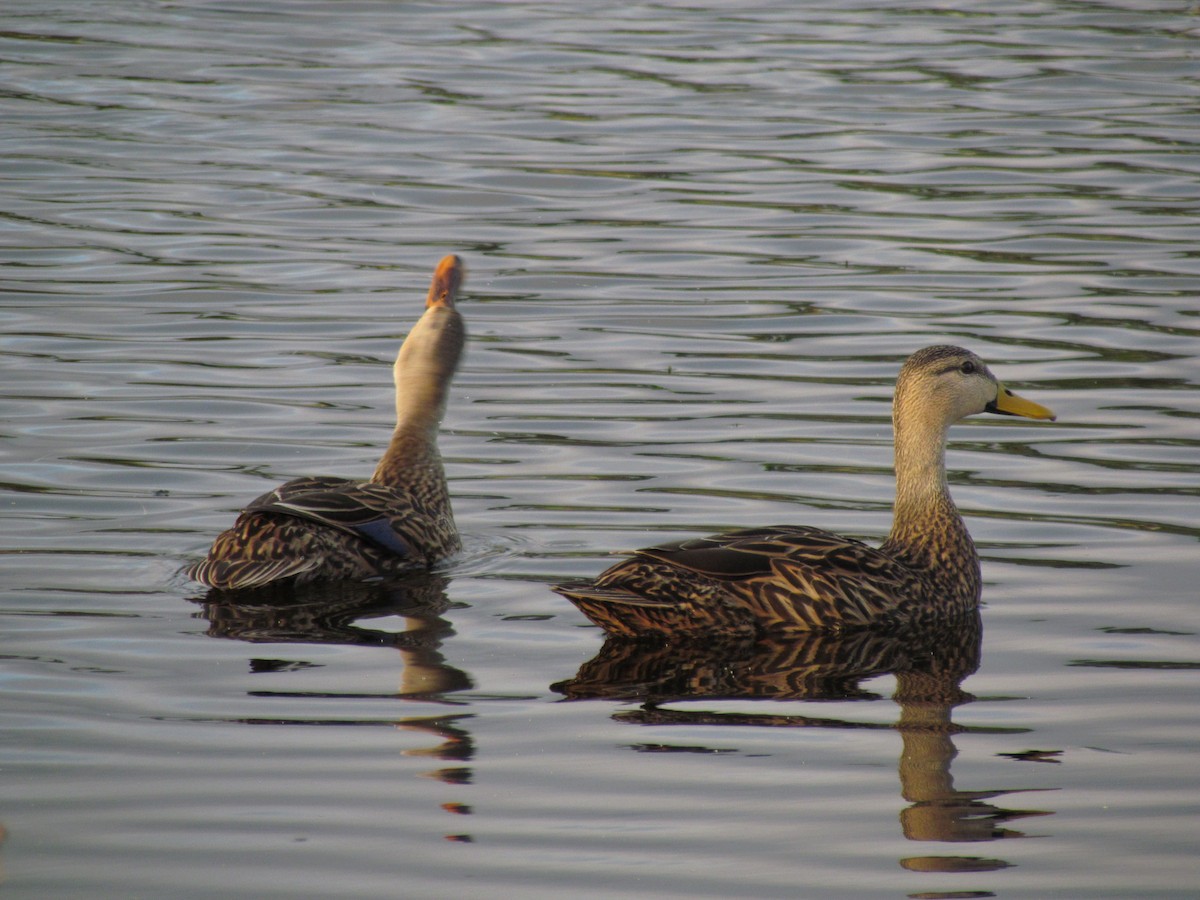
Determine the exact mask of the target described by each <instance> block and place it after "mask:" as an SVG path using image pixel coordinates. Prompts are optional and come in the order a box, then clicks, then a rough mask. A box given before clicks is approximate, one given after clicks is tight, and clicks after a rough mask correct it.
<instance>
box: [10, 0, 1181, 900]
mask: <svg viewBox="0 0 1200 900" xmlns="http://www.w3.org/2000/svg"><path fill="white" fill-rule="evenodd" d="M0 62H2V64H3V68H2V71H3V76H2V84H3V95H2V96H0V116H2V118H0V138H2V140H3V161H2V171H3V182H2V183H0V192H2V196H3V200H2V205H0V209H3V213H4V215H3V219H2V220H0V222H2V224H0V259H2V260H3V263H4V268H3V271H0V278H2V280H3V283H2V285H0V287H2V289H3V293H2V294H0V317H2V318H0V321H2V329H0V332H2V337H0V366H2V369H3V371H2V376H0V377H2V379H3V381H2V385H3V388H2V394H0V410H2V415H3V418H2V420H0V421H2V429H3V430H2V436H3V439H2V442H0V453H2V456H0V461H2V462H0V465H2V470H0V471H2V473H3V476H2V482H3V494H2V496H0V515H2V516H3V535H4V536H3V539H2V544H0V546H2V549H3V553H2V555H0V567H2V569H0V578H2V591H3V592H2V595H0V622H2V628H0V656H2V658H3V664H2V666H0V672H2V674H3V682H2V687H3V695H2V696H3V699H2V706H0V710H2V712H3V720H2V721H3V728H2V730H0V771H2V773H3V786H4V789H3V792H2V794H0V798H2V799H0V825H2V826H3V828H4V831H5V840H4V843H3V845H2V846H0V864H2V868H3V877H4V894H5V896H6V897H17V898H32V897H38V898H41V897H55V898H84V897H86V898H95V897H121V898H126V897H147V898H149V897H163V896H170V897H181V898H205V897H217V896H223V897H225V896H247V897H249V896H253V897H300V896H305V897H308V896H311V897H328V896H338V897H422V898H423V897H447V898H462V897H496V896H513V897H531V898H551V897H563V896H573V897H644V896H651V895H653V896H662V897H700V896H704V897H735V896H736V897H754V898H762V897H770V898H774V897H847V898H875V897H879V898H884V897H922V898H925V897H945V898H948V897H1003V898H1043V897H1047V896H1050V895H1053V896H1055V897H1080V898H1096V897H1106V898H1107V897H1111V898H1118V897H1121V898H1124V897H1133V896H1137V897H1194V896H1196V892H1197V884H1198V883H1200V838H1198V837H1197V822H1198V821H1200V754H1197V752H1196V747H1197V744H1198V743H1200V703H1198V702H1197V700H1198V699H1200V642H1198V640H1197V634H1198V633H1200V599H1198V597H1197V588H1196V585H1197V576H1198V575H1200V552H1198V547H1197V540H1198V538H1200V501H1198V498H1197V495H1198V493H1200V432H1198V430H1197V426H1198V425H1200V421H1198V420H1200V341H1198V338H1200V319H1198V310H1200V304H1198V303H1197V299H1196V294H1197V287H1198V285H1200V280H1198V278H1200V254H1198V253H1197V247H1198V246H1200V227H1198V221H1197V214H1198V212H1200V155H1198V150H1200V120H1198V119H1197V115H1196V113H1197V107H1198V105H1200V15H1198V14H1197V9H1196V6H1195V5H1194V4H1192V3H1188V2H1164V0H1126V2H1068V0H1025V2H1013V3H1004V4H999V5H998V6H997V5H995V4H992V5H989V6H986V7H985V6H982V5H978V4H965V3H964V4H955V3H943V2H932V3H927V4H924V5H915V6H902V5H897V4H875V3H864V2H847V3H842V4H824V5H819V4H786V3H759V4H755V3H745V4H725V3H718V2H696V3H687V4H684V3H675V2H660V3H635V4H628V5H623V6H618V7H600V6H599V5H596V4H587V3H577V2H564V3H556V4H537V3H527V2H507V3H495V2H477V3H460V4H441V3H425V4H417V3H387V2H340V3H318V2H296V0H281V2H274V0H272V2H238V3H228V4H219V3H207V2H197V0H183V2H178V3H163V2H155V0H135V2H132V3H131V2H115V0H96V2H89V3H69V2H50V3H47V2H32V0H10V2H8V3H6V4H5V6H4V10H3V12H0ZM451 252H454V253H459V254H461V255H462V256H463V258H464V259H465V260H466V263H467V266H468V279H467V285H466V288H465V291H464V298H463V300H462V302H461V305H460V308H461V309H462V311H463V314H464V316H465V317H466V319H467V323H468V327H469V330H470V334H471V339H470V344H469V346H468V352H467V357H466V361H465V363H464V366H463V368H462V370H461V371H460V373H459V376H458V378H457V380H456V382H455V386H454V389H453V394H452V398H451V404H450V409H449V412H448V415H447V419H446V423H445V430H444V433H443V436H442V443H441V445H442V449H443V453H444V455H445V457H446V460H447V470H448V475H449V478H450V481H451V489H452V492H453V495H454V503H455V510H456V514H457V518H458V521H459V524H460V526H461V528H462V530H463V531H464V538H465V543H466V549H465V551H464V553H463V555H462V557H461V558H460V559H458V560H456V561H455V562H454V564H452V565H450V566H448V567H446V568H445V570H444V571H441V572H439V573H437V574H436V575H434V576H430V577H427V578H418V579H412V580H410V581H407V582H400V583H397V584H392V585H386V586H378V587H374V588H359V589H346V590H341V591H332V590H330V591H324V592H317V593H316V594H315V595H311V596H308V597H303V598H296V600H295V602H293V603H291V604H289V605H286V606H284V607H275V608H272V607H269V606H254V605H243V606H231V605H228V604H224V605H222V604H208V605H206V604H204V603H203V602H200V601H202V600H203V599H204V598H203V594H202V593H200V592H198V591H197V590H196V588H195V586H194V585H190V584H189V583H188V582H187V581H186V580H185V579H184V578H182V577H181V575H180V574H179V572H180V569H181V567H182V566H183V565H185V564H186V563H187V562H188V561H190V560H192V559H195V558H196V557H197V556H198V555H199V554H201V553H202V552H203V551H204V549H205V548H206V546H207V545H208V543H209V542H210V541H211V539H212V537H213V536H214V535H215V534H216V533H217V532H218V531H219V530H221V529H222V528H223V527H225V525H227V524H228V523H229V522H230V521H231V519H232V516H233V515H234V513H235V512H236V510H237V509H238V508H239V506H240V505H242V504H243V503H244V502H246V501H247V500H249V499H250V498H251V497H253V496H255V495H256V494H258V493H260V492H262V491H263V490H265V489H266V488H268V487H270V486H272V485H274V484H276V483H278V482H281V481H283V480H286V479H288V478H291V477H294V476H298V475H302V474H335V475H347V476H349V475H356V474H361V475H363V476H365V475H367V474H368V473H369V472H370V471H371V469H372V467H373V466H374V463H375V461H376V460H377V458H378V456H379V454H380V452H381V451H382V448H383V446H384V444H385V442H386V439H387V436H388V434H389V429H390V427H391V422H390V421H389V417H390V415H391V409H392V397H391V388H390V370H389V367H390V365H391V360H392V358H393V356H394V354H395V351H396V348H397V346H398V344H399V342H400V340H401V339H402V337H403V335H404V334H405V332H406V330H407V328H408V327H409V326H410V325H411V323H412V322H413V321H415V318H416V316H417V315H418V313H419V310H420V307H421V303H422V302H423V298H424V293H425V290H426V288H427V286H428V279H429V275H430V272H431V271H432V267H433V265H434V264H435V263H436V262H437V260H438V259H439V258H440V257H441V256H442V255H443V254H446V253H451ZM939 342H954V343H960V344H964V345H967V346H969V347H971V348H972V349H974V350H976V351H977V352H979V353H980V354H981V355H982V356H984V357H985V358H986V359H987V360H988V361H989V362H990V363H991V364H992V367H993V369H994V370H995V371H996V372H997V374H998V375H999V376H1000V377H1001V378H1004V379H1005V380H1006V381H1008V382H1009V383H1011V384H1012V385H1013V386H1014V387H1015V388H1017V389H1018V390H1019V391H1020V392H1022V393H1023V394H1025V395H1026V396H1029V397H1030V398H1032V399H1035V400H1037V401H1039V402H1042V403H1044V404H1046V405H1048V406H1050V407H1051V408H1053V409H1054V410H1055V411H1056V412H1057V413H1058V414H1059V421H1058V422H1057V423H1054V424H1048V423H1033V422H1028V421H1025V420H1017V419H1000V418H997V417H982V416H981V417H977V418H976V419H974V420H972V421H970V422H967V423H963V424H962V425H959V426H957V427H956V429H955V430H954V431H953V433H952V440H951V448H950V453H949V469H950V480H951V482H952V489H953V492H954V495H955V498H956V500H957V502H958V504H959V506H960V507H961V508H962V509H963V511H964V513H965V515H966V517H967V520H968V523H969V525H970V528H971V530H972V533H973V534H974V536H975V538H976V541H977V543H978V545H979V547H980V551H981V554H982V556H983V567H984V577H985V587H984V601H985V606H984V608H983V610H982V615H981V629H980V630H968V631H967V632H965V633H957V634H951V635H940V636H929V638H928V639H927V640H924V641H918V642H916V643H915V644H904V645H896V644H895V643H892V644H889V643H887V642H872V641H862V640H857V641H849V642H843V643H841V644H836V643H833V642H828V641H826V642H821V641H798V642H795V643H794V644H791V645H785V646H776V647H741V646H713V647H711V648H709V649H708V652H706V653H704V654H701V653H699V652H698V651H697V652H694V653H690V654H683V653H680V654H675V655H672V654H670V653H666V652H659V653H651V652H649V651H644V652H640V653H630V652H629V651H628V648H622V647H619V646H605V645H604V642H603V640H602V636H601V633H600V632H599V631H598V630H597V629H596V628H594V627H592V626H590V625H589V623H588V622H587V621H586V620H585V619H584V618H583V616H582V615H580V614H579V613H578V612H577V611H576V610H575V609H574V608H573V607H571V606H570V605H569V604H568V603H567V602H566V601H565V600H563V599H562V598H560V597H558V596H557V595H555V594H554V593H552V592H551V591H550V589H549V587H548V585H549V584H551V583H554V582H556V581H559V580H564V579H568V578H583V577H589V576H592V575H595V574H596V573H598V572H599V571H600V570H601V569H603V568H604V567H605V566H607V565H608V564H609V563H610V562H611V561H612V558H611V556H610V555H609V554H610V553H611V552H613V551H617V550H621V549H627V548H632V547H636V546H641V545H645V544H647V543H650V542H655V541H659V540H665V539H669V538H683V537H688V536H696V535H701V534H706V533H710V532H713V531H717V530H721V529H726V528H732V527H742V526H751V525H763V524H774V523H781V522H791V523H797V524H813V525H820V526H823V527H826V528H830V529H833V530H837V531H841V532H844V533H848V534H852V535H855V536H859V537H862V538H865V539H870V540H877V539H879V538H880V537H881V536H882V535H883V534H885V533H886V531H887V528H888V525H889V522H890V502H891V495H892V479H891V471H890V464H891V435H890V427H889V419H888V410H889V406H888V404H889V400H890V393H891V384H892V381H893V379H894V377H895V373H896V371H897V369H898V368H899V364H900V362H901V360H902V359H903V358H904V357H905V356H907V355H908V354H909V353H910V352H912V351H913V350H915V349H917V348H918V347H921V346H924V345H926V344H930V343H939Z"/></svg>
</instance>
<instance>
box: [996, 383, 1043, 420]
mask: <svg viewBox="0 0 1200 900" xmlns="http://www.w3.org/2000/svg"><path fill="white" fill-rule="evenodd" d="M987 411H988V412H993V413H1000V414H1001V415H1005V416H1024V417H1025V418H1026V419H1049V420H1050V421H1051V422H1053V421H1054V413H1052V412H1050V410H1048V409H1046V407H1044V406H1042V405H1041V404H1040V403H1034V402H1033V401H1032V400H1026V399H1025V398H1024V397H1020V396H1018V395H1016V394H1014V393H1013V392H1012V391H1010V390H1009V389H1008V388H1006V387H1005V386H1004V385H1002V384H1001V385H997V391H996V399H995V400H993V401H992V402H991V403H989V404H988V405H987Z"/></svg>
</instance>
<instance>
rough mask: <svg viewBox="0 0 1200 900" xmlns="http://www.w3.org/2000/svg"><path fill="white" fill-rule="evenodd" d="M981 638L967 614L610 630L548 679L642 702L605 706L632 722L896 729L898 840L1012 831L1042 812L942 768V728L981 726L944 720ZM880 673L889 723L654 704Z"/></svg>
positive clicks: (809, 695) (949, 865) (829, 693)
mask: <svg viewBox="0 0 1200 900" xmlns="http://www.w3.org/2000/svg"><path fill="white" fill-rule="evenodd" d="M981 638H982V632H981V628H980V622H979V616H978V614H973V615H970V616H968V617H967V618H966V619H965V620H963V621H961V622H958V623H954V624H947V625H944V626H941V627H938V628H934V629H927V630H920V631H917V630H914V631H913V632H911V633H907V634H903V633H887V634H885V633H875V632H869V631H861V632H856V633H851V634H847V635H841V636H830V635H822V634H814V633H808V634H802V635H798V636H797V637H796V639H795V640H789V641H762V640H758V641H756V640H753V639H739V638H734V637H727V638H713V637H708V638H706V639H705V640H704V641H703V642H701V641H695V642H672V643H661V642H657V643H646V642H644V641H643V642H638V641H630V640H624V639H620V638H612V637H610V638H609V639H608V640H607V641H606V642H605V644H604V646H603V648H602V649H601V651H600V653H599V654H598V655H597V656H596V657H595V658H593V659H591V660H589V661H588V662H586V663H584V664H583V666H581V667H580V669H579V671H578V673H577V674H576V676H575V677H574V678H572V679H569V680H567V681H563V682H559V683H558V684H555V685H553V690H555V691H558V692H559V693H561V694H563V695H564V696H565V697H567V698H568V699H573V700H582V699H610V700H633V699H636V700H641V701H643V703H644V705H643V706H642V707H640V708H638V709H636V710H624V711H621V712H619V713H616V714H615V715H614V718H616V719H617V720H619V721H622V722H628V723H631V724H639V725H656V726H663V725H693V726H694V725H704V724H713V725H721V726H724V727H728V726H739V725H740V726H754V727H774V728H780V727H783V728H834V729H895V730H897V731H899V732H900V734H901V736H902V741H903V745H904V748H903V752H902V754H901V757H900V764H899V775H900V783H901V791H902V794H903V796H904V798H905V800H907V801H908V802H909V803H910V804H911V805H910V806H909V807H908V808H907V809H905V810H904V811H903V812H902V813H901V817H900V818H901V823H902V827H903V829H904V834H905V836H906V837H907V838H909V839H910V840H933V841H947V842H957V841H980V840H994V839H997V838H1006V837H1020V836H1022V835H1021V833H1020V832H1016V831H1012V830H1008V829H1005V828H1002V827H1000V825H999V824H998V823H1002V822H1004V821H1007V820H1009V819H1013V818H1018V817H1022V816H1028V815H1044V814H1045V813H1039V812H1034V811H1017V810H1004V809H1000V808H998V807H996V806H993V805H991V804H989V803H986V802H984V801H986V800H988V799H992V798H995V797H998V796H1002V795H1003V794H1005V793H1008V792H1007V791H981V792H971V791H957V790H955V788H954V780H953V776H952V775H951V773H950V764H951V762H952V761H953V759H954V757H955V755H956V752H957V751H956V750H955V747H954V743H953V736H954V735H955V734H957V733H960V732H964V731H966V732H972V731H986V730H987V729H972V728H968V727H963V726H958V725H955V724H954V723H953V722H952V720H951V713H952V712H953V710H954V708H955V707H956V706H958V705H960V704H962V703H969V702H971V701H972V700H973V699H974V698H973V697H972V696H971V695H970V694H968V693H966V692H965V691H964V690H963V689H962V681H963V679H964V678H966V677H967V676H968V675H970V674H971V673H972V672H974V671H975V670H976V668H978V665H979V650H980V644H981ZM885 674H891V675H894V676H895V679H896V690H895V694H894V697H893V699H894V700H895V701H896V702H897V703H898V704H899V705H900V718H899V720H898V721H897V722H896V723H895V724H894V725H881V724H876V723H870V722H854V721H849V720H845V719H831V718H828V717H819V716H811V715H794V714H754V713H744V712H713V711H706V710H703V709H696V708H693V707H691V706H689V708H687V709H682V710H681V709H677V708H672V707H670V706H664V705H662V704H668V703H670V702H671V701H681V700H692V701H694V700H735V699H758V700H831V699H836V700H863V699H878V698H877V695H874V694H871V693H870V692H868V691H866V690H864V689H863V688H862V687H861V686H860V682H861V681H862V680H864V679H866V678H871V677H875V676H878V675H885ZM655 746H659V745H655ZM992 863H995V864H997V865H1001V866H1002V865H1005V863H1003V862H1002V861H995V860H993V861H988V860H980V859H977V858H973V857H972V858H965V857H964V858H959V857H919V858H911V859H906V860H902V864H903V865H905V866H906V867H909V868H913V869H940V870H943V871H948V870H956V869H961V868H969V867H971V866H972V865H975V866H980V865H983V866H985V867H986V866H988V865H990V864H992Z"/></svg>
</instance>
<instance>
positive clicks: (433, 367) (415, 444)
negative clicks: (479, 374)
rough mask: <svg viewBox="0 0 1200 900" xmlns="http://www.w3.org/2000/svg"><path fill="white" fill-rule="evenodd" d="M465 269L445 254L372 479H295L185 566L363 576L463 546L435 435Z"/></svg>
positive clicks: (204, 576)
mask: <svg viewBox="0 0 1200 900" xmlns="http://www.w3.org/2000/svg"><path fill="white" fill-rule="evenodd" d="M463 277H464V269H463V264H462V260H460V259H459V258H458V257H457V256H447V257H445V258H444V259H443V260H442V261H441V262H440V263H438V266H437V269H436V270H435V271H434V274H433V284H432V285H431V286H430V288H429V297H428V299H427V300H426V302H425V312H424V314H423V315H422V316H421V318H420V319H419V320H418V321H417V324H416V325H414V326H413V329H412V331H410V332H409V333H408V337H407V338H405V340H404V343H403V344H402V345H401V347H400V352H399V353H398V354H397V356H396V363H395V365H394V366H393V369H392V373H393V378H394V380H395V384H396V429H395V431H394V432H393V433H392V439H391V443H390V444H389V445H388V448H387V451H386V452H385V453H384V454H383V458H382V459H380V461H379V465H378V466H377V467H376V469H375V473H374V474H373V475H372V476H371V478H370V480H368V481H354V480H351V479H345V478H328V477H309V478H297V479H295V480H293V481H289V482H287V483H286V484H282V485H280V486H279V487H277V488H275V489H274V490H273V491H268V492H267V493H265V494H263V495H262V496H261V497H258V498H257V499H255V500H253V501H252V502H251V503H250V505H248V506H247V507H246V508H245V509H244V510H243V511H242V512H241V514H240V515H239V516H238V518H237V521H236V522H234V523H233V526H232V527H230V528H229V529H228V530H226V531H225V532H223V533H222V534H220V535H219V536H218V537H217V539H216V540H215V541H214V542H213V545H212V548H211V549H210V550H209V551H208V557H207V558H206V559H204V560H202V561H200V562H198V563H196V564H195V565H193V566H191V567H190V568H188V570H187V574H188V576H189V577H191V578H192V579H194V580H195V581H198V582H200V583H201V584H203V585H206V586H208V587H211V588H218V589H221V590H242V589H247V588H258V587H263V586H265V585H268V584H279V583H285V582H291V583H294V584H306V583H310V582H314V581H328V580H361V579H366V578H372V577H375V576H380V575H389V574H397V573H402V572H405V571H409V570H415V569H425V568H428V567H430V566H431V565H433V564H434V563H436V562H438V561H439V560H441V559H444V558H445V557H447V556H450V555H451V554H453V553H455V552H457V551H458V550H459V549H460V543H459V537H458V531H457V529H456V528H455V525H454V515H453V513H452V511H451V508H450V494H449V491H448V490H447V488H446V475H445V471H444V470H443V468H442V459H441V455H440V454H439V453H438V446H437V433H438V426H439V425H440V424H441V421H442V416H443V414H444V412H445V408H446V396H447V393H448V391H449V386H450V381H451V379H452V377H453V376H454V371H455V369H456V368H457V367H458V362H459V358H460V357H461V355H462V350H463V345H464V343H465V340H466V329H465V328H464V326H463V321H462V317H461V316H460V315H459V313H458V310H457V309H455V307H454V302H455V299H456V297H457V295H458V291H459V289H460V288H461V287H462V283H463Z"/></svg>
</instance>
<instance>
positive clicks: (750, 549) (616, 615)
mask: <svg viewBox="0 0 1200 900" xmlns="http://www.w3.org/2000/svg"><path fill="white" fill-rule="evenodd" d="M917 589H918V582H917V578H916V576H915V575H914V573H913V572H912V571H911V570H910V569H908V568H907V567H905V566H904V565H903V564H902V563H900V562H899V561H897V560H895V559H893V558H892V557H890V556H888V555H887V554H885V553H882V552H881V551H879V550H876V549H875V548H873V547H869V546H868V545H866V544H864V543H862V542H861V541H856V540H853V539H851V538H846V537H842V536H841V535H836V534H833V533H831V532H828V531H824V530H822V529H819V528H808V527H803V526H790V525H779V526H771V527H767V528H752V529H744V530H740V531H732V532H727V533H725V534H718V535H713V536H711V537H705V538H696V539H691V540H686V541H679V542H672V543H666V544H659V545H657V546H654V547H647V548H645V549H642V550H638V551H637V552H636V553H634V554H633V555H632V556H631V557H630V558H629V559H626V560H623V561H622V562H619V563H617V564H616V565H615V566H612V567H611V568H610V569H608V570H607V571H606V572H604V573H602V574H601V575H600V577H599V578H597V579H596V580H595V582H589V583H584V584H570V585H562V586H561V587H560V589H559V592H560V593H562V594H563V595H564V596H566V597H567V598H568V599H570V600H571V601H572V602H574V603H575V604H576V605H577V606H579V608H580V609H581V610H582V611H583V612H584V614H585V615H587V616H588V617H589V618H591V619H592V620H593V621H595V622H597V624H599V625H601V626H602V627H604V628H605V629H606V630H608V631H610V632H613V633H616V634H626V635H636V634H645V633H647V632H667V633H673V634H678V633H682V632H695V631H704V630H711V629H726V630H740V631H757V632H765V633H774V632H779V631H835V632H840V631H843V630H846V629H850V628H856V627H862V626H865V625H870V624H874V623H878V622H880V621H881V620H882V619H885V618H887V615H888V613H889V612H890V611H892V610H894V609H896V608H897V607H899V606H901V605H903V604H904V603H905V601H906V600H908V599H909V598H910V597H911V596H912V595H913V593H914V591H916V590H917Z"/></svg>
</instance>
